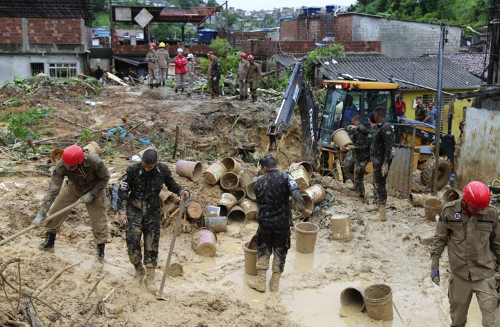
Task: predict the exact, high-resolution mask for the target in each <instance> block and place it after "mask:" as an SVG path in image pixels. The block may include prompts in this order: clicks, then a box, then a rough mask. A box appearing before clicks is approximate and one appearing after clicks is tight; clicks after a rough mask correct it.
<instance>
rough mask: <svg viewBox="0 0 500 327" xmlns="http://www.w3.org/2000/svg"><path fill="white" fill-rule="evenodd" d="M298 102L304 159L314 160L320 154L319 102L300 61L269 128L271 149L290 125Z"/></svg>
mask: <svg viewBox="0 0 500 327" xmlns="http://www.w3.org/2000/svg"><path fill="white" fill-rule="evenodd" d="M297 104H298V105H299V109H300V120H301V125H302V159H303V160H306V161H313V160H314V159H315V158H316V155H317V154H318V140H317V134H318V133H317V129H318V128H317V119H318V103H317V102H316V100H315V98H314V94H313V92H312V88H311V86H310V85H309V83H308V82H307V81H306V79H305V69H304V66H303V65H302V63H300V62H297V63H295V67H294V68H293V71H292V75H291V76H290V79H289V81H288V85H287V87H286V90H285V95H284V98H283V102H282V103H281V107H280V110H279V111H278V115H277V117H276V120H275V121H274V123H271V124H270V125H269V126H268V128H267V135H269V150H270V151H274V150H276V149H277V147H278V142H279V140H280V139H281V137H282V136H283V134H284V133H285V132H286V131H287V130H288V128H289V127H290V121H291V120H292V116H293V112H294V110H295V106H296V105H297Z"/></svg>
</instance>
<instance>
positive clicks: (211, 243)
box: [191, 227, 217, 257]
mask: <svg viewBox="0 0 500 327" xmlns="http://www.w3.org/2000/svg"><path fill="white" fill-rule="evenodd" d="M216 245H217V236H216V235H215V233H214V232H213V231H212V230H210V229H208V228H206V227H202V228H200V229H198V230H196V231H195V232H194V233H193V239H192V241H191V246H192V247H193V250H194V252H195V253H196V254H199V255H202V256H205V257H213V256H215V253H216V251H217V247H216Z"/></svg>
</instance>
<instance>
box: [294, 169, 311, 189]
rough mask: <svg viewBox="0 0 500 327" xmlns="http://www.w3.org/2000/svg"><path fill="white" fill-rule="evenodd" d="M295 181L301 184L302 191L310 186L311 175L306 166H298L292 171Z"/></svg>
mask: <svg viewBox="0 0 500 327" xmlns="http://www.w3.org/2000/svg"><path fill="white" fill-rule="evenodd" d="M290 175H292V177H293V178H295V181H296V182H297V184H298V185H299V188H300V190H301V191H303V192H304V191H305V190H307V189H308V188H309V175H308V174H307V171H306V170H305V168H304V167H302V166H298V167H296V168H295V169H294V170H292V171H291V172H290Z"/></svg>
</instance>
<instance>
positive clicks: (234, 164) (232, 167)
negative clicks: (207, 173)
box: [221, 157, 241, 174]
mask: <svg viewBox="0 0 500 327" xmlns="http://www.w3.org/2000/svg"><path fill="white" fill-rule="evenodd" d="M221 163H222V164H223V165H224V167H226V171H227V172H228V173H229V172H231V173H235V174H239V173H240V171H241V165H240V163H239V162H238V161H237V160H236V159H234V158H229V157H227V158H224V159H222V160H221Z"/></svg>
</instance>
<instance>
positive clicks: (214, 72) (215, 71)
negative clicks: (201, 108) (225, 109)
mask: <svg viewBox="0 0 500 327" xmlns="http://www.w3.org/2000/svg"><path fill="white" fill-rule="evenodd" d="M211 58H212V61H211V63H210V77H211V79H212V99H217V98H218V97H219V95H220V76H221V73H222V67H221V65H220V61H219V59H218V58H217V55H216V54H215V53H213V52H212V55H211Z"/></svg>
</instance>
